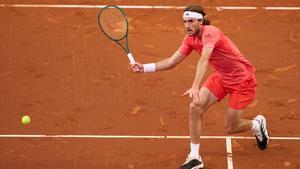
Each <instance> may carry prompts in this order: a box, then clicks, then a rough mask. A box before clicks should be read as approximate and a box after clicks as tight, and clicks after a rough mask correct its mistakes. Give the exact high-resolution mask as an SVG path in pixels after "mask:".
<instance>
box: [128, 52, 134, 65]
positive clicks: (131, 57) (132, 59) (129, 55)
mask: <svg viewBox="0 0 300 169" xmlns="http://www.w3.org/2000/svg"><path fill="white" fill-rule="evenodd" d="M127 57H128V59H129V61H130V63H135V60H134V58H133V56H132V54H131V53H127Z"/></svg>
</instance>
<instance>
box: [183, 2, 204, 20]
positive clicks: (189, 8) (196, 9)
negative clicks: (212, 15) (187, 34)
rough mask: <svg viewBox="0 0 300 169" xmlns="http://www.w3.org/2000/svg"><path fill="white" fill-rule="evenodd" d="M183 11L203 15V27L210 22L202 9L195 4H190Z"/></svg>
mask: <svg viewBox="0 0 300 169" xmlns="http://www.w3.org/2000/svg"><path fill="white" fill-rule="evenodd" d="M185 11H192V12H197V13H200V14H202V15H203V17H204V19H203V25H210V20H209V19H207V18H206V13H205V11H204V8H203V7H202V6H200V5H196V4H190V5H188V6H186V7H185V8H184V12H185Z"/></svg>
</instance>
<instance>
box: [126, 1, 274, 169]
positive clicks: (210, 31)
mask: <svg viewBox="0 0 300 169" xmlns="http://www.w3.org/2000/svg"><path fill="white" fill-rule="evenodd" d="M205 16H206V13H205V12H204V10H203V8H202V7H201V6H199V5H189V6H187V7H186V8H185V9H184V13H183V21H184V26H185V29H186V31H187V35H186V36H185V38H184V40H183V43H182V45H181V46H180V47H179V49H178V50H177V51H176V52H175V53H174V54H173V55H172V56H171V57H169V58H167V59H164V60H161V61H159V62H156V63H148V64H141V63H138V62H136V63H132V64H130V68H131V70H132V71H133V72H155V71H163V70H168V69H171V68H174V67H175V66H176V65H177V64H179V63H180V62H181V61H182V60H184V59H185V58H186V57H187V56H188V55H189V54H190V53H191V52H192V51H193V50H196V51H197V52H198V53H199V55H201V56H200V59H199V62H198V64H197V70H196V75H195V79H194V82H193V84H192V87H191V88H190V89H188V90H187V91H186V92H185V93H184V95H189V97H191V98H192V102H191V104H190V114H189V115H190V121H189V123H190V125H189V126H190V136H191V145H190V146H191V151H190V153H189V154H188V157H187V160H186V162H185V163H184V164H183V165H182V166H181V167H180V169H202V168H204V164H203V162H202V159H201V156H200V155H199V148H200V143H199V141H200V136H201V125H202V116H203V114H204V112H205V111H207V109H208V108H209V107H210V106H211V105H213V104H215V103H216V102H218V101H220V100H222V99H223V98H224V97H225V96H226V95H227V94H229V102H228V108H227V112H226V120H225V131H226V132H227V133H229V134H234V133H240V132H245V131H249V130H252V131H253V133H254V134H255V137H256V141H257V145H258V147H259V148H260V149H261V150H264V149H266V148H267V144H268V142H269V135H268V132H267V128H266V119H265V118H264V116H262V115H258V116H256V117H255V118H254V119H253V120H246V119H242V118H240V115H241V113H242V112H243V110H244V109H245V107H246V106H247V105H248V104H249V103H251V101H252V100H253V99H254V98H255V93H256V78H255V76H254V72H255V68H254V67H253V66H252V64H251V63H250V62H249V61H248V60H247V59H246V58H245V57H244V56H243V54H242V53H241V52H240V51H239V50H238V48H237V47H236V46H235V44H234V43H233V42H232V41H231V40H230V39H228V37H226V36H225V35H224V34H223V33H222V32H221V31H220V30H219V29H218V28H216V27H215V26H212V25H210V21H209V20H208V19H207V18H206V17H205ZM208 64H210V65H211V66H212V68H213V70H214V71H213V73H212V74H211V75H210V76H209V77H208V79H207V80H206V81H205V82H204V83H203V85H202V87H200V83H201V82H202V78H203V76H204V74H205V72H206V70H207V67H208Z"/></svg>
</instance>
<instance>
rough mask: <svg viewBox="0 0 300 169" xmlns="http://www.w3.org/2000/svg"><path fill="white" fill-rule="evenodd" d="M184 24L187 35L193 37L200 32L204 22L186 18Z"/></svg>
mask: <svg viewBox="0 0 300 169" xmlns="http://www.w3.org/2000/svg"><path fill="white" fill-rule="evenodd" d="M183 23H184V27H185V30H186V32H187V34H188V35H189V36H193V35H195V34H197V33H198V32H199V30H200V27H201V23H202V22H201V21H199V20H198V19H194V18H184V19H183Z"/></svg>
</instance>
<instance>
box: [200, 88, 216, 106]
mask: <svg viewBox="0 0 300 169" xmlns="http://www.w3.org/2000/svg"><path fill="white" fill-rule="evenodd" d="M217 101H218V98H217V97H216V96H215V95H214V94H213V93H212V92H211V91H210V90H209V89H208V88H206V87H202V88H201V89H200V102H201V103H200V104H201V105H202V107H203V108H204V109H207V108H209V107H210V106H211V105H213V104H214V103H216V102H217Z"/></svg>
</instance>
